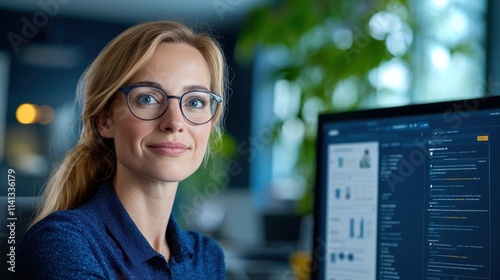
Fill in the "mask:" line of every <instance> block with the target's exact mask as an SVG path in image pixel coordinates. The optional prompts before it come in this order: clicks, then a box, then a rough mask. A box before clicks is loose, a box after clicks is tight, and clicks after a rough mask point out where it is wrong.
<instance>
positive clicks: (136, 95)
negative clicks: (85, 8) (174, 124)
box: [119, 85, 222, 124]
mask: <svg viewBox="0 0 500 280" xmlns="http://www.w3.org/2000/svg"><path fill="white" fill-rule="evenodd" d="M119 91H121V92H123V93H124V94H125V96H127V105H128V108H129V110H130V112H131V113H132V114H133V115H134V116H135V117H137V118H138V119H141V120H145V121H150V120H154V119H157V118H159V117H161V116H162V115H163V114H164V113H165V111H167V107H168V105H169V99H171V98H175V99H179V107H180V108H181V113H182V115H183V116H184V118H185V119H186V120H187V121H189V122H191V123H193V124H204V123H207V122H209V121H210V120H212V118H213V117H214V116H215V113H216V112H217V109H218V108H219V103H221V102H222V97H221V96H219V95H217V94H215V93H213V92H208V91H202V90H192V91H188V92H186V93H184V94H182V95H181V96H173V95H168V94H167V93H166V92H165V91H164V90H163V89H161V88H159V87H155V86H144V85H132V86H127V87H121V88H119Z"/></svg>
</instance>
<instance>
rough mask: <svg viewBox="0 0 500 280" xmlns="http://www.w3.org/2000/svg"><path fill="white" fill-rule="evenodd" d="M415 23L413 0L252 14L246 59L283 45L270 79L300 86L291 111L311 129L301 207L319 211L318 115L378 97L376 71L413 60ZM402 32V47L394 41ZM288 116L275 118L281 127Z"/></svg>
mask: <svg viewBox="0 0 500 280" xmlns="http://www.w3.org/2000/svg"><path fill="white" fill-rule="evenodd" d="M392 23H394V24H396V23H397V24H398V25H399V26H392ZM410 26H411V21H410V16H409V4H408V3H407V1H406V0H355V1H352V0H341V1H331V0H310V1H303V0H284V1H278V2H273V4H272V5H267V6H262V7H259V8H256V9H255V10H254V11H253V12H252V13H251V14H250V15H249V17H248V19H247V21H246V23H245V25H244V27H243V30H242V32H241V33H240V36H239V38H238V44H237V48H236V54H235V55H236V57H237V59H238V60H239V61H241V62H242V63H245V62H248V61H250V60H251V59H252V58H253V56H254V55H255V54H256V52H257V51H258V50H261V49H266V48H279V49H281V50H282V51H283V52H284V53H285V54H286V63H285V64H284V65H283V66H282V67H279V68H277V69H276V72H275V75H274V76H273V77H269V78H270V82H272V81H277V80H287V81H289V82H290V83H293V84H294V85H297V86H298V87H299V88H300V109H299V110H298V111H297V112H296V114H295V115H294V116H291V117H290V118H294V119H296V120H299V121H300V122H302V124H303V126H304V129H305V130H304V131H305V133H304V136H303V139H302V143H301V145H300V149H299V157H298V160H297V163H296V165H295V169H296V171H297V173H299V174H301V175H302V176H303V178H305V180H304V181H305V182H306V185H307V186H305V187H306V190H307V191H306V192H305V195H304V197H303V198H302V199H301V200H300V201H299V202H298V204H297V209H298V212H299V213H301V214H306V213H310V212H311V211H312V191H311V190H312V188H313V185H314V170H315V143H316V129H317V123H316V121H317V115H318V114H319V113H320V112H323V111H328V112H333V111H340V110H355V109H359V108H361V107H364V106H367V107H368V106H370V103H372V104H373V103H376V99H377V94H379V93H378V92H377V89H376V88H375V86H374V85H373V82H370V77H369V76H370V73H372V72H373V71H374V70H376V69H377V67H379V66H380V65H382V64H383V63H384V62H387V61H390V60H391V59H393V58H398V59H401V60H402V61H405V60H409V59H410V57H409V52H408V49H409V48H410V47H411V42H412V40H413V33H412V29H413V28H411V27H410ZM397 32H399V33H398V34H399V39H400V40H399V42H397V43H398V44H399V45H396V46H399V49H398V48H395V47H394V46H392V45H391V44H392V43H394V39H395V38H396V39H398V38H397V37H394V36H393V35H394V34H396V33H397ZM401 32H403V33H401ZM405 34H406V36H405ZM401 35H403V36H401ZM391 36H393V37H392V38H391ZM391 42H392V43H391ZM345 83H347V84H349V85H350V87H349V89H348V90H344V91H343V92H340V91H339V90H338V89H339V85H342V84H345ZM338 99H344V100H348V102H343V103H342V102H336V100H338ZM374 99H375V102H374V101H373V100H374ZM370 100H371V101H370ZM311 104H313V105H311ZM311 115H312V117H311ZM286 121H287V119H277V120H276V128H277V131H280V130H281V129H282V127H283V125H284V123H285V122H286ZM277 137H279V133H278V136H277Z"/></svg>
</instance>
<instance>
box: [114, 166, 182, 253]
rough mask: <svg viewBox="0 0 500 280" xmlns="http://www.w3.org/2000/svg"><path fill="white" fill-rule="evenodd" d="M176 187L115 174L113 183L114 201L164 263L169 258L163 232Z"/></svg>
mask: <svg viewBox="0 0 500 280" xmlns="http://www.w3.org/2000/svg"><path fill="white" fill-rule="evenodd" d="M177 186H178V183H177V182H174V183H165V182H159V181H152V180H147V179H145V178H144V177H141V178H137V177H135V176H130V174H125V172H122V173H121V174H120V173H119V170H117V176H116V177H115V181H114V183H113V187H114V189H115V191H116V194H117V196H118V198H119V199H120V201H121V203H122V204H123V206H124V207H125V210H126V211H127V212H128V214H129V215H130V217H131V218H132V220H133V221H134V223H135V224H136V225H137V227H138V228H139V231H140V232H141V233H142V235H144V237H145V238H146V240H147V241H148V242H149V244H150V245H151V247H153V248H154V249H155V250H156V251H157V252H159V253H161V254H162V255H163V256H164V257H165V259H167V260H168V259H169V258H170V250H169V246H168V244H167V239H166V230H167V225H168V221H169V219H170V214H171V213H172V207H173V204H174V199H175V194H176V191H177Z"/></svg>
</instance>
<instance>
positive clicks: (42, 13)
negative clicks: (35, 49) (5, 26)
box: [7, 0, 70, 54]
mask: <svg viewBox="0 0 500 280" xmlns="http://www.w3.org/2000/svg"><path fill="white" fill-rule="evenodd" d="M69 2H70V0H39V1H38V2H37V4H38V6H39V7H40V10H38V11H37V12H35V13H34V14H33V16H32V17H31V19H30V18H28V17H25V16H23V17H21V19H20V20H21V22H22V23H23V25H22V27H21V30H19V31H17V32H9V33H8V34H7V39H8V40H9V42H10V45H11V46H12V49H13V50H14V52H15V53H16V54H17V53H19V50H20V47H21V45H26V44H28V43H29V40H31V39H33V38H34V37H35V36H36V35H37V34H38V33H39V32H40V29H41V28H43V27H45V26H46V25H47V24H48V23H49V21H50V18H53V17H55V16H56V15H57V14H58V13H59V10H60V7H61V5H66V4H68V3H69Z"/></svg>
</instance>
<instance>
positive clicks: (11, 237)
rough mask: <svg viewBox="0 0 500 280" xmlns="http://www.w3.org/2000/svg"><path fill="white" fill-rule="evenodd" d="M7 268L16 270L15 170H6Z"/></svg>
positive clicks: (12, 270) (11, 270)
mask: <svg viewBox="0 0 500 280" xmlns="http://www.w3.org/2000/svg"><path fill="white" fill-rule="evenodd" d="M7 185H8V187H7V223H6V224H7V229H8V232H9V234H8V239H7V244H8V246H7V247H8V249H7V252H8V253H7V264H8V265H9V266H8V268H7V270H8V271H10V272H16V222H17V217H16V171H14V169H9V170H7Z"/></svg>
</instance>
